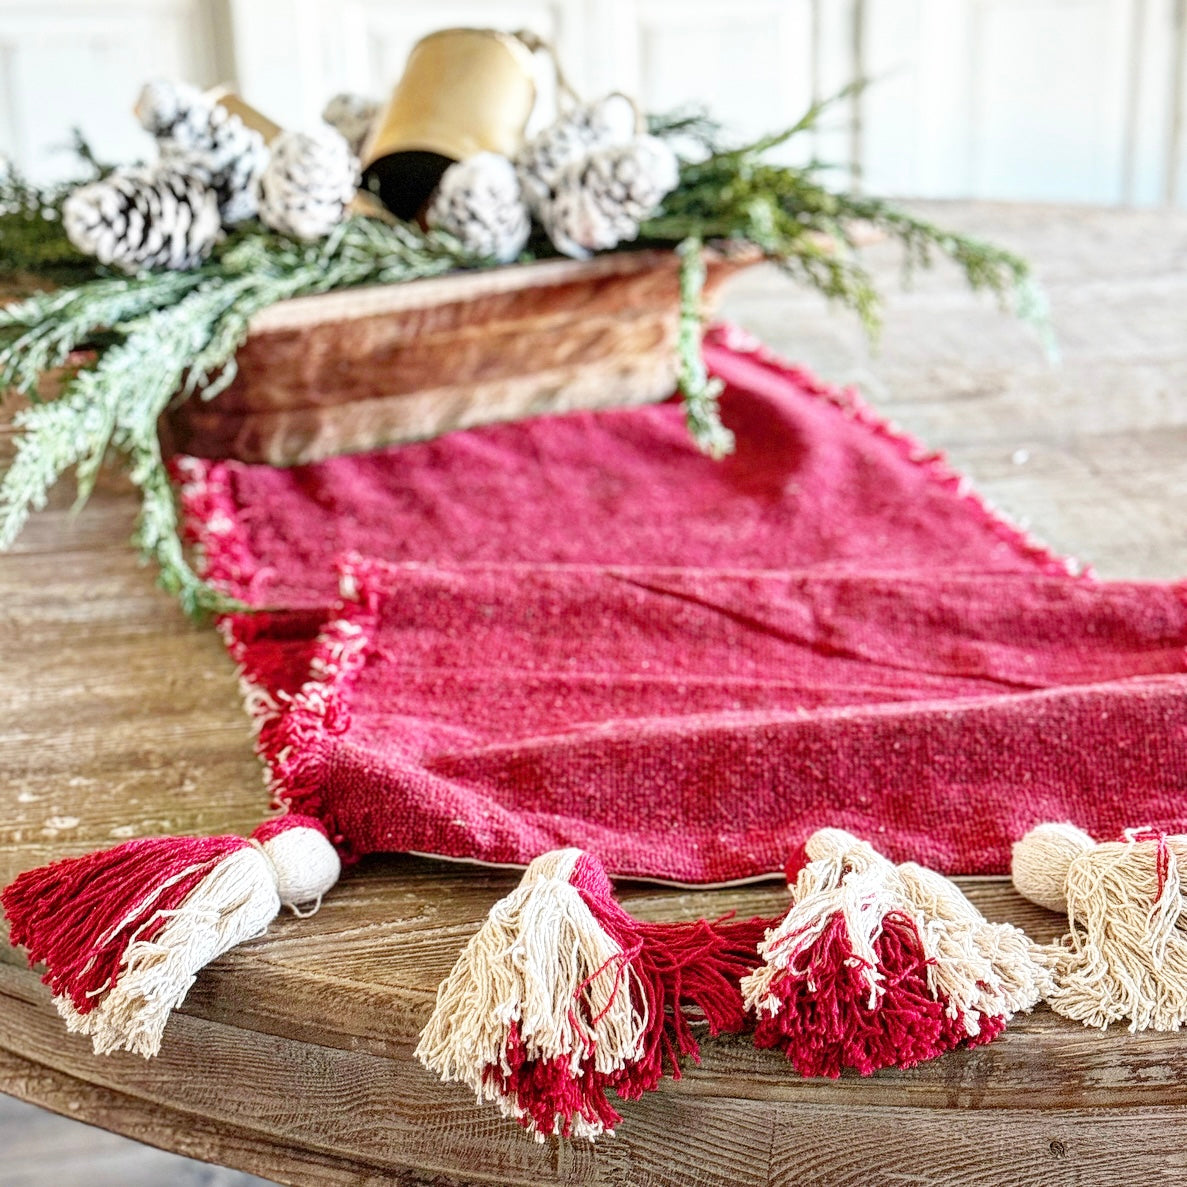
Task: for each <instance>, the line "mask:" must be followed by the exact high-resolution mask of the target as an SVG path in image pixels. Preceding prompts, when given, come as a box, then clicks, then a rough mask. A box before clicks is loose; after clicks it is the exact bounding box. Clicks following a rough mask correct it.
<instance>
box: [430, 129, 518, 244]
mask: <svg viewBox="0 0 1187 1187" xmlns="http://www.w3.org/2000/svg"><path fill="white" fill-rule="evenodd" d="M425 222H426V223H427V224H428V225H429V226H430V227H436V228H438V229H440V230H442V231H448V232H449V234H451V235H452V236H453V237H454V238H455V239H457V240H458V241H459V242H460V243H461V244H462V246H463V247H464V248H466V250H467V251H469V252H472V253H473V254H474V255H475V256H478V257H480V258H482V259H488V260H498V261H499V263H501V264H509V263H510V262H511V261H512V260H514V259H515V257H516V256H518V255H519V253H520V252H521V251H523V249H524V245H525V244H526V243H527V241H528V235H529V234H530V233H531V230H532V218H531V215H530V214H529V213H528V208H527V205H526V203H525V202H524V199H523V191H522V190H521V189H520V185H519V178H518V177H517V176H516V172H515V166H514V165H513V164H512V163H511V162H510V161H509V160H508V159H507V158H506V157H503V156H500V155H499V154H498V153H493V152H480V153H476V154H475V155H474V156H472V157H467V158H466V160H464V161H458V162H457V163H456V164H453V165H450V166H449V168H448V169H446V170H445V173H444V174H443V175H442V177H441V180H440V182H439V183H438V184H437V189H436V192H435V193H434V195H433V198H432V201H430V203H429V207H428V210H427V211H426V212H425Z"/></svg>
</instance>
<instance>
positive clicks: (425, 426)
mask: <svg viewBox="0 0 1187 1187" xmlns="http://www.w3.org/2000/svg"><path fill="white" fill-rule="evenodd" d="M754 261H755V256H754V255H753V254H744V255H738V256H730V257H723V256H721V255H711V256H710V258H709V260H708V278H707V282H706V286H705V304H706V308H711V307H712V304H713V301H714V300H715V298H716V296H717V295H718V293H719V290H720V288H721V285H722V283H723V282H724V281H725V280H726V279H727V278H728V277H729V276H730V275H732V274H733V273H734V272H736V271H737V270H738V269H740V268H742V267H745V266H747V265H748V264H751V263H753V262H754ZM678 289H679V276H678V260H677V258H676V255H675V253H674V252H671V251H660V250H647V251H636V252H620V253H616V254H611V255H604V256H598V257H595V258H594V259H592V260H588V261H574V260H547V261H543V262H541V263H536V264H524V265H516V266H511V267H507V268H500V269H498V270H495V271H490V272H466V273H457V274H455V275H451V276H444V277H439V278H435V279H431V280H417V281H411V282H409V283H406V284H396V285H383V286H378V287H374V288H363V289H351V290H347V291H342V292H336V293H327V294H324V295H322V296H315V297H300V298H297V299H295V300H291V301H284V302H281V303H280V304H278V305H276V306H274V307H273V308H271V309H268V310H265V311H264V312H263V313H261V314H259V315H258V316H257V317H256V318H255V319H253V321H252V323H251V332H250V334H249V336H248V339H247V341H246V342H245V343H244V345H243V346H242V347H241V348H240V350H239V355H238V363H239V373H238V375H237V377H236V379H235V381H234V383H232V384H231V385H230V387H228V388H227V390H226V391H224V392H223V393H221V394H220V395H219V396H217V397H215V398H214V399H213V400H210V401H208V402H204V401H202V400H200V399H191V400H189V401H187V402H186V403H184V404H182V405H180V406H179V407H177V408H175V409H174V410H172V412H171V413H170V414H169V416H168V418H167V424H166V425H164V426H163V431H164V433H165V434H166V436H167V438H168V440H169V442H170V444H171V445H172V446H173V447H174V448H175V449H178V450H181V451H183V452H186V453H192V454H196V455H198V456H200V457H216V458H222V457H231V458H238V459H239V460H241V461H245V462H267V463H269V464H271V465H280V466H287V465H296V464H299V463H302V462H310V461H316V460H317V459H318V458H324V457H329V456H331V455H332V454H337V453H348V452H353V451H357V450H365V449H374V448H376V447H378V446H381V445H386V444H389V443H392V442H397V441H412V440H417V439H420V438H425V437H433V436H436V435H438V434H440V433H444V432H448V431H449V430H451V429H458V428H465V427H467V426H469V425H476V424H483V423H486V422H489V421H498V420H513V419H515V418H518V417H522V416H532V415H537V414H540V413H545V412H565V411H569V410H571V409H575V408H604V407H607V406H610V405H625V404H643V403H648V402H650V401H655V400H661V399H664V398H665V397H666V396H669V395H670V394H671V393H672V391H673V390H674V387H675V339H676V325H677V301H678Z"/></svg>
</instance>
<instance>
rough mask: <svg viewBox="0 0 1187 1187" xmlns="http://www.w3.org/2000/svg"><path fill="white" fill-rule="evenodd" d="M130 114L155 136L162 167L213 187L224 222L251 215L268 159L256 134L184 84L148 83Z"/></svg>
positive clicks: (159, 81) (196, 90) (264, 147)
mask: <svg viewBox="0 0 1187 1187" xmlns="http://www.w3.org/2000/svg"><path fill="white" fill-rule="evenodd" d="M136 116H137V118H138V119H139V120H140V122H141V124H142V125H143V126H144V127H145V129H146V130H147V131H149V132H151V133H152V134H153V135H154V136H155V137H156V139H157V148H158V149H159V151H160V154H161V164H162V165H163V166H165V167H166V168H169V169H174V170H176V171H177V172H179V173H185V174H188V175H189V176H191V177H194V178H196V179H197V180H199V181H202V182H204V183H205V184H206V185H207V186H209V187H210V189H212V190H214V192H215V194H216V195H217V196H218V205H219V213H220V215H221V217H222V221H223V224H224V225H225V226H233V225H234V224H235V223H241V222H243V221H244V220H245V219H249V218H252V217H253V216H254V215H255V213H256V203H257V187H258V183H259V178H260V174H261V173H263V171H264V167H265V165H267V163H268V147H267V145H266V144H265V143H264V138H263V136H262V135H261V134H260V133H259V132H257V131H255V129H254V128H249V127H247V125H246V124H244V122H243V121H242V120H241V119H240V118H239V117H238V116H237V115H232V114H231V112H229V111H228V110H227V109H226V108H225V107H222V106H220V105H219V104H218V103H216V102H214V100H212V99H210V98H209V97H207V96H206V95H204V94H203V93H202V92H201V91H199V90H198V89H197V87H192V86H190V85H189V84H188V83H179V82H167V81H163V80H158V81H156V82H150V83H148V84H147V85H146V86H145V87H144V89H143V90H142V91H141V92H140V98H139V99H138V100H137V102H136Z"/></svg>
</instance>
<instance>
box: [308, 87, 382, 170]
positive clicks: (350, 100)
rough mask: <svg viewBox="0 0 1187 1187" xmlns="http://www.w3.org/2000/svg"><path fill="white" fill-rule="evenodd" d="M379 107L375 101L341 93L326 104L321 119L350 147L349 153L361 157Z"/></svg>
mask: <svg viewBox="0 0 1187 1187" xmlns="http://www.w3.org/2000/svg"><path fill="white" fill-rule="evenodd" d="M379 107H380V104H379V103H378V101H377V100H375V99H368V98H367V97H366V96H365V95H352V94H350V93H349V92H343V93H342V94H340V95H335V96H334V97H333V98H332V99H331V100H330V101H329V103H327V104H326V106H325V110H324V111H323V112H322V113H321V118H322V119H323V120H325V121H326V123H327V124H329V125H330V127H331V128H333V129H334V131H335V132H337V133H338V135H339V136H341V137H342V139H343V140H345V141H346V143H347V144H349V145H350V151H351V152H352V153H354V155H355V156H356V157H361V156H362V154H363V145H364V144H365V143H366V141H367V137H368V136H369V135H370V134H371V128H372V126H373V125H374V123H375V118H376V116H378V115H379Z"/></svg>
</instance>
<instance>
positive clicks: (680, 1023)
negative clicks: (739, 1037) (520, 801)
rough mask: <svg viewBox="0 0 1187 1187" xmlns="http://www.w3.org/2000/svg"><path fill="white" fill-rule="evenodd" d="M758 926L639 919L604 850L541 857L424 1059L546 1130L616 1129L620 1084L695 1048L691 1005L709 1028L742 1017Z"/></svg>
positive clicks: (489, 934)
mask: <svg viewBox="0 0 1187 1187" xmlns="http://www.w3.org/2000/svg"><path fill="white" fill-rule="evenodd" d="M762 930H763V922H762V921H761V920H749V921H733V920H720V921H718V922H717V923H714V924H710V923H708V922H706V921H704V920H698V921H696V922H693V923H674V924H663V923H641V922H640V921H638V920H636V919H634V918H633V917H632V916H631V915H629V914H628V913H627V912H626V911H624V910H623V909H622V907H621V906H619V904H618V903H617V902H616V901H615V899H614V897H613V890H612V888H611V886H610V882H609V879H608V878H607V877H606V873H605V871H604V869H603V868H602V866H601V864H600V863H599V862H598V861H597V859H596V858H594V857H592V856H591V855H589V854H585V853H582V852H581V851H580V850H576V849H570V850H559V851H557V852H554V853H549V854H545V855H544V856H543V857H540V858H537V859H536V861H534V862H533V863H532V864H531V866H529V867H528V871H527V873H526V874H525V875H524V879H523V881H522V882H521V883H520V885H519V887H517V889H516V890H515V891H513V892H512V893H511V894H510V895H508V896H507V898H505V899H503V900H501V901H500V902H499V903H496V904H495V906H494V907H493V908H492V909H491V912H490V915H489V916H488V918H487V921H486V923H485V924H484V925H483V927H482V928H481V929H480V930H479V932H478V934H477V935H476V936H474V938H473V939H472V940H471V941H470V944H469V945H468V946H467V948H466V950H465V952H463V954H462V956H461V957H460V958H459V960H458V963H457V964H456V965H455V967H454V970H453V972H452V973H451V974H450V976H449V977H448V978H447V979H446V981H445V982H444V983H443V984H442V986H441V989H440V991H439V993H438V996H437V1008H436V1010H435V1011H434V1013H433V1017H432V1018H431V1019H430V1021H429V1024H428V1026H426V1027H425V1030H424V1032H423V1033H422V1035H421V1041H420V1045H419V1047H418V1048H417V1056H418V1058H419V1059H420V1060H421V1062H422V1063H424V1064H425V1066H426V1067H428V1068H430V1069H431V1070H433V1071H435V1072H437V1073H438V1074H439V1075H440V1076H441V1077H442V1079H445V1080H460V1081H462V1082H464V1083H467V1084H469V1085H470V1086H471V1087H472V1088H473V1089H474V1090H475V1092H476V1093H477V1095H478V1097H479V1099H486V1100H493V1101H494V1102H495V1103H497V1104H498V1105H499V1107H500V1108H501V1109H502V1111H503V1112H504V1114H505V1115H507V1116H511V1117H514V1118H516V1119H517V1120H518V1121H520V1123H521V1124H523V1125H524V1126H525V1127H526V1128H527V1129H529V1130H531V1131H533V1132H534V1133H535V1134H536V1136H537V1137H538V1138H540V1139H541V1140H542V1139H543V1136H544V1135H546V1134H560V1135H561V1136H564V1137H570V1136H581V1137H595V1136H597V1135H598V1134H600V1133H612V1132H613V1129H614V1126H615V1125H616V1124H617V1123H618V1121H619V1120H620V1119H621V1118H620V1115H619V1113H618V1111H617V1110H616V1109H615V1107H614V1106H613V1104H611V1102H610V1099H609V1096H608V1094H609V1093H610V1091H611V1090H613V1091H614V1093H615V1094H617V1095H618V1096H619V1097H621V1098H623V1099H627V1100H634V1099H637V1098H638V1097H639V1096H641V1095H642V1094H643V1093H644V1092H646V1091H649V1090H651V1089H653V1088H655V1087H656V1085H657V1084H658V1083H659V1081H660V1080H661V1078H662V1077H663V1075H664V1074H665V1073H666V1072H668V1073H671V1074H672V1075H673V1076H679V1074H680V1060H681V1057H683V1056H688V1057H691V1058H693V1059H696V1058H697V1057H698V1054H699V1049H698V1045H697V1042H696V1039H695V1037H694V1035H693V1032H692V1027H691V1019H690V1017H689V1015H688V1013H687V1012H688V1011H694V1012H695V1013H696V1014H697V1015H698V1016H699V1017H700V1018H702V1019H704V1021H706V1022H707V1023H708V1025H709V1029H710V1031H711V1032H712V1033H717V1032H718V1031H720V1030H738V1029H742V1028H743V1027H744V1026H745V1024H746V1010H745V1007H744V1006H743V1004H742V997H741V991H740V988H739V981H740V978H741V976H742V974H743V973H744V972H746V970H747V969H749V968H751V967H753V964H754V960H755V956H754V947H755V944H756V942H757V940H758V938H759V937H760V936H761V934H762Z"/></svg>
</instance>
